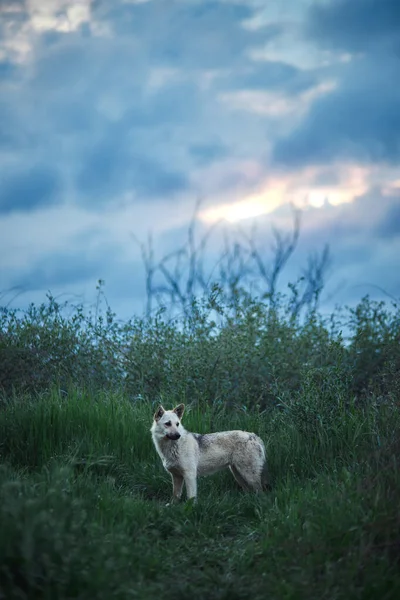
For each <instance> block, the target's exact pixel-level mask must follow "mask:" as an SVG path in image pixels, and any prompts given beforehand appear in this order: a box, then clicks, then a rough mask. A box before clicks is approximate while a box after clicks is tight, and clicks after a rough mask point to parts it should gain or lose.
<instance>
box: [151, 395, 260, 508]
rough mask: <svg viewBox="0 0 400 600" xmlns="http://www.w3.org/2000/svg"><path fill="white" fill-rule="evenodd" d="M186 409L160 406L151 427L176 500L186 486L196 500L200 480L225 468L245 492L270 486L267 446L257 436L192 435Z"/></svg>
mask: <svg viewBox="0 0 400 600" xmlns="http://www.w3.org/2000/svg"><path fill="white" fill-rule="evenodd" d="M184 410H185V406H184V404H179V406H177V407H176V408H174V409H173V410H165V409H164V408H163V407H162V406H160V407H159V408H158V410H157V412H156V413H155V415H154V421H153V425H152V427H151V434H152V437H153V442H154V445H155V447H156V450H157V452H158V454H159V456H160V458H161V460H162V463H163V465H164V468H165V470H166V471H168V472H169V473H170V474H171V476H172V483H173V499H174V500H179V499H180V497H181V495H182V488H183V484H184V483H185V484H186V492H187V497H188V498H194V499H196V496H197V477H198V476H199V475H210V474H212V473H215V472H216V471H220V470H222V469H226V468H229V469H230V471H231V472H232V474H233V476H234V477H235V479H236V481H237V482H238V483H239V484H240V485H241V487H242V488H244V489H246V490H253V491H255V492H260V491H262V490H263V489H265V488H267V487H268V483H267V464H266V454H265V446H264V443H263V441H262V440H261V439H260V438H259V437H258V436H257V435H256V434H255V433H248V432H247V431H240V430H237V431H223V432H221V433H207V434H204V435H203V434H199V433H190V432H188V431H186V429H185V428H184V427H183V425H182V423H181V419H182V415H183V412H184Z"/></svg>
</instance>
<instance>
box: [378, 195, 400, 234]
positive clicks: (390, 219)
mask: <svg viewBox="0 0 400 600" xmlns="http://www.w3.org/2000/svg"><path fill="white" fill-rule="evenodd" d="M375 232H376V233H377V234H378V236H380V237H382V238H385V239H388V238H396V237H397V238H400V193H399V194H398V195H397V196H394V197H392V202H391V204H389V206H388V208H387V211H386V213H385V214H384V216H383V217H382V219H381V220H380V221H379V223H378V225H377V226H376V227H375Z"/></svg>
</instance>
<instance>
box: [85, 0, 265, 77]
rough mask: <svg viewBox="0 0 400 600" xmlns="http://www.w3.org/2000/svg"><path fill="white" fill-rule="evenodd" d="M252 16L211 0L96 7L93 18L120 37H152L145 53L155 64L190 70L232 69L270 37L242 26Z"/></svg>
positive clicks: (247, 9) (161, 0) (165, 0)
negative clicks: (248, 50)
mask: <svg viewBox="0 0 400 600" xmlns="http://www.w3.org/2000/svg"><path fill="white" fill-rule="evenodd" d="M252 14H253V11H252V9H251V8H250V7H249V6H245V5H244V4H236V3H229V2H227V3H225V2H218V1H207V0H202V1H201V2H181V1H176V0H159V1H158V2H157V3H153V2H145V3H141V4H136V5H133V4H126V5H123V6H120V5H117V4H115V5H114V4H112V3H110V2H106V1H103V2H97V3H95V15H98V16H99V17H101V18H102V19H103V20H105V21H109V22H112V24H113V28H114V31H115V32H116V34H117V35H123V36H124V35H126V36H140V38H141V39H149V38H151V44H148V48H147V52H148V58H149V60H150V61H151V62H153V64H158V65H162V64H163V65H174V66H180V67H183V68H192V69H193V68H203V69H204V68H213V69H215V68H220V67H231V66H232V64H233V63H234V62H236V61H237V60H238V59H241V58H242V56H243V53H244V51H245V49H246V48H247V47H248V45H249V44H253V43H254V42H255V41H260V40H265V39H266V38H267V35H268V33H267V32H262V33H261V32H257V33H255V32H250V31H248V30H246V29H244V28H243V27H242V26H241V24H242V22H243V21H244V20H245V19H247V18H249V17H251V16H252Z"/></svg>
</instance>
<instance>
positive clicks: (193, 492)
mask: <svg viewBox="0 0 400 600" xmlns="http://www.w3.org/2000/svg"><path fill="white" fill-rule="evenodd" d="M185 484H186V493H187V497H188V500H190V499H191V498H193V499H194V500H195V501H196V498H197V474H196V472H195V471H190V472H186V473H185Z"/></svg>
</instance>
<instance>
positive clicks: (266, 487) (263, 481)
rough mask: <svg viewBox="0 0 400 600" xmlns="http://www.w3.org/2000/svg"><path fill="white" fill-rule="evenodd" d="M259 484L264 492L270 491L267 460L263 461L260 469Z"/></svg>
mask: <svg viewBox="0 0 400 600" xmlns="http://www.w3.org/2000/svg"><path fill="white" fill-rule="evenodd" d="M261 485H262V488H263V490H264V491H265V492H270V491H271V490H272V486H271V483H270V480H269V472H268V466H267V461H264V464H263V468H262V471H261Z"/></svg>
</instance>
